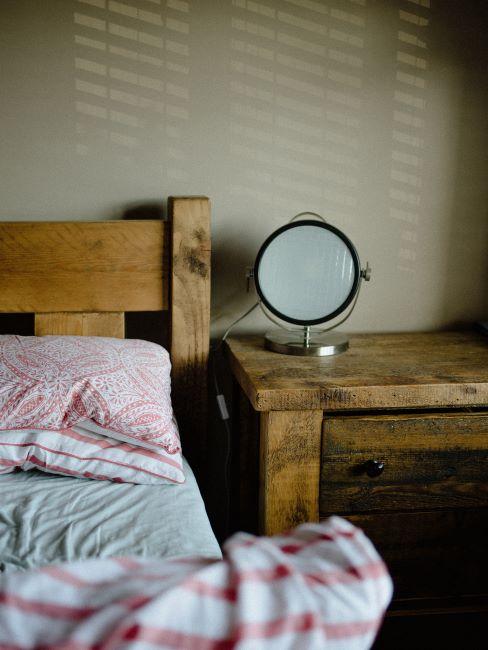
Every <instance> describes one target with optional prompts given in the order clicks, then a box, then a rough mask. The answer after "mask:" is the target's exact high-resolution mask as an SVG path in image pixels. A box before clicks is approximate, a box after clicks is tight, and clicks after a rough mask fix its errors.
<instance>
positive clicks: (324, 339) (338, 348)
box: [264, 326, 349, 357]
mask: <svg viewBox="0 0 488 650" xmlns="http://www.w3.org/2000/svg"><path fill="white" fill-rule="evenodd" d="M264 341H265V347H266V348H267V349H268V350H272V351H273V352H279V353H281V354H293V355H297V356H307V357H326V356H331V355H333V354H340V353H341V352H345V351H346V350H347V349H348V347H349V338H348V337H347V336H346V335H345V334H341V333H339V332H314V331H312V329H311V328H310V327H309V326H305V327H304V328H303V330H296V331H292V332H290V331H289V330H283V329H281V330H272V331H271V332H267V334H266V335H265V337H264Z"/></svg>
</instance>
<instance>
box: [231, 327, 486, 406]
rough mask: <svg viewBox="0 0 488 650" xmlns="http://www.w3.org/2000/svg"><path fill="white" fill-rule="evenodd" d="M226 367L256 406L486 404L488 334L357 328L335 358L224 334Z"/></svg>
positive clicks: (259, 337) (254, 338) (261, 337)
mask: <svg viewBox="0 0 488 650" xmlns="http://www.w3.org/2000/svg"><path fill="white" fill-rule="evenodd" d="M227 356H228V358H229V361H230V365H231V368H232V372H233V374H234V376H235V377H236V379H237V381H238V382H239V384H240V385H241V387H242V389H243V390H244V392H245V393H246V394H247V396H248V398H249V400H250V402H251V403H252V405H253V407H254V408H255V409H256V410H257V411H271V410H297V411H298V410H306V409H323V410H326V411H327V410H329V411H348V410H361V409H385V408H391V409H413V408H424V409H425V408H455V407H458V408H462V407H469V406H474V407H477V406H478V407H479V406H488V337H486V336H483V335H481V334H477V333H474V332H432V333H423V332H422V333H420V332H419V333H407V334H356V335H351V337H350V348H349V350H348V351H347V352H345V353H344V354H341V355H337V356H334V357H294V356H289V355H284V354H277V353H276V352H270V351H268V350H265V349H264V337H263V336H249V335H248V336H237V337H232V338H229V339H228V340H227Z"/></svg>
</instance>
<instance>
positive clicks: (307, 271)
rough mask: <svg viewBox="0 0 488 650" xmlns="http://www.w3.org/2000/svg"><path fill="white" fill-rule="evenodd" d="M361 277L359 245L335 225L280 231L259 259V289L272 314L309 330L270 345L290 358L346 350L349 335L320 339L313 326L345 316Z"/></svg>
mask: <svg viewBox="0 0 488 650" xmlns="http://www.w3.org/2000/svg"><path fill="white" fill-rule="evenodd" d="M361 277H362V272H361V266H360V262H359V256H358V253H357V251H356V249H355V247H354V245H353V244H352V242H351V241H350V239H348V237H346V235H345V234H344V233H343V232H341V231H340V230H339V229H337V228H335V227H334V226H331V225H330V224H328V223H325V222H322V221H315V220H313V219H304V220H301V221H295V222H291V223H288V224H287V225H285V226H283V227H282V228H279V229H278V230H276V231H275V232H274V233H272V234H271V235H270V236H269V237H268V239H267V240H266V241H265V242H264V244H263V245H262V246H261V248H260V250H259V253H258V255H257V258H256V263H255V265H254V281H255V284H256V290H257V292H258V295H259V298H260V300H261V304H262V306H264V307H265V309H266V310H268V312H270V314H272V315H274V316H276V317H277V318H279V319H280V320H282V321H285V322H286V323H290V324H293V325H301V326H302V327H303V330H302V331H298V332H297V331H295V332H293V331H289V330H285V329H283V330H281V331H280V330H279V331H277V332H272V333H269V334H267V335H266V346H267V347H268V348H270V349H272V350H275V351H277V352H284V353H287V354H307V355H325V354H337V353H338V352H343V351H344V350H345V349H347V347H348V340H347V337H345V336H343V335H339V334H332V335H331V334H328V335H327V336H326V337H324V336H322V337H320V336H319V335H318V334H317V333H315V332H312V331H311V329H310V328H311V326H313V325H320V324H322V323H326V322H327V321H330V320H332V319H334V318H336V317H337V316H339V315H340V314H342V313H343V312H344V311H345V310H346V309H347V308H348V307H349V305H350V304H351V303H352V302H353V301H354V299H355V297H356V295H357V292H358V289H359V284H360V279H361ZM363 277H364V276H363ZM368 279H369V278H368Z"/></svg>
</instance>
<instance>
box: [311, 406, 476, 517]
mask: <svg viewBox="0 0 488 650" xmlns="http://www.w3.org/2000/svg"><path fill="white" fill-rule="evenodd" d="M368 460H380V461H382V462H384V465H385V468H384V470H383V473H382V474H381V475H380V476H377V477H374V478H371V477H369V476H368V475H367V474H366V472H365V471H364V469H365V468H364V465H365V463H366V462H367V461H368ZM487 476H488V413H482V412H481V413H480V412H478V413H440V414H435V413H423V414H412V415H371V416H366V415H365V416H338V415H335V416H331V417H326V418H325V420H324V424H323V436H322V471H321V481H320V512H321V514H324V515H325V514H327V513H338V512H360V511H376V510H380V511H385V510H408V509H422V508H425V509H432V508H454V507H462V506H464V507H475V506H488V483H487V481H486V477H487Z"/></svg>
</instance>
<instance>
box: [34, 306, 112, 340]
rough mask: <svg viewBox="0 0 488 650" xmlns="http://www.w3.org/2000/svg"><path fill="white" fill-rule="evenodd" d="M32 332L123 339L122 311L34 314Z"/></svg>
mask: <svg viewBox="0 0 488 650" xmlns="http://www.w3.org/2000/svg"><path fill="white" fill-rule="evenodd" d="M34 333H35V335H36V336H45V335H47V334H58V335H65V336H66V335H71V336H109V337H113V338H120V339H123V338H124V336H125V321H124V313H123V312H101V313H96V312H93V313H79V312H78V313H77V312H54V313H48V314H36V315H35V318H34Z"/></svg>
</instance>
